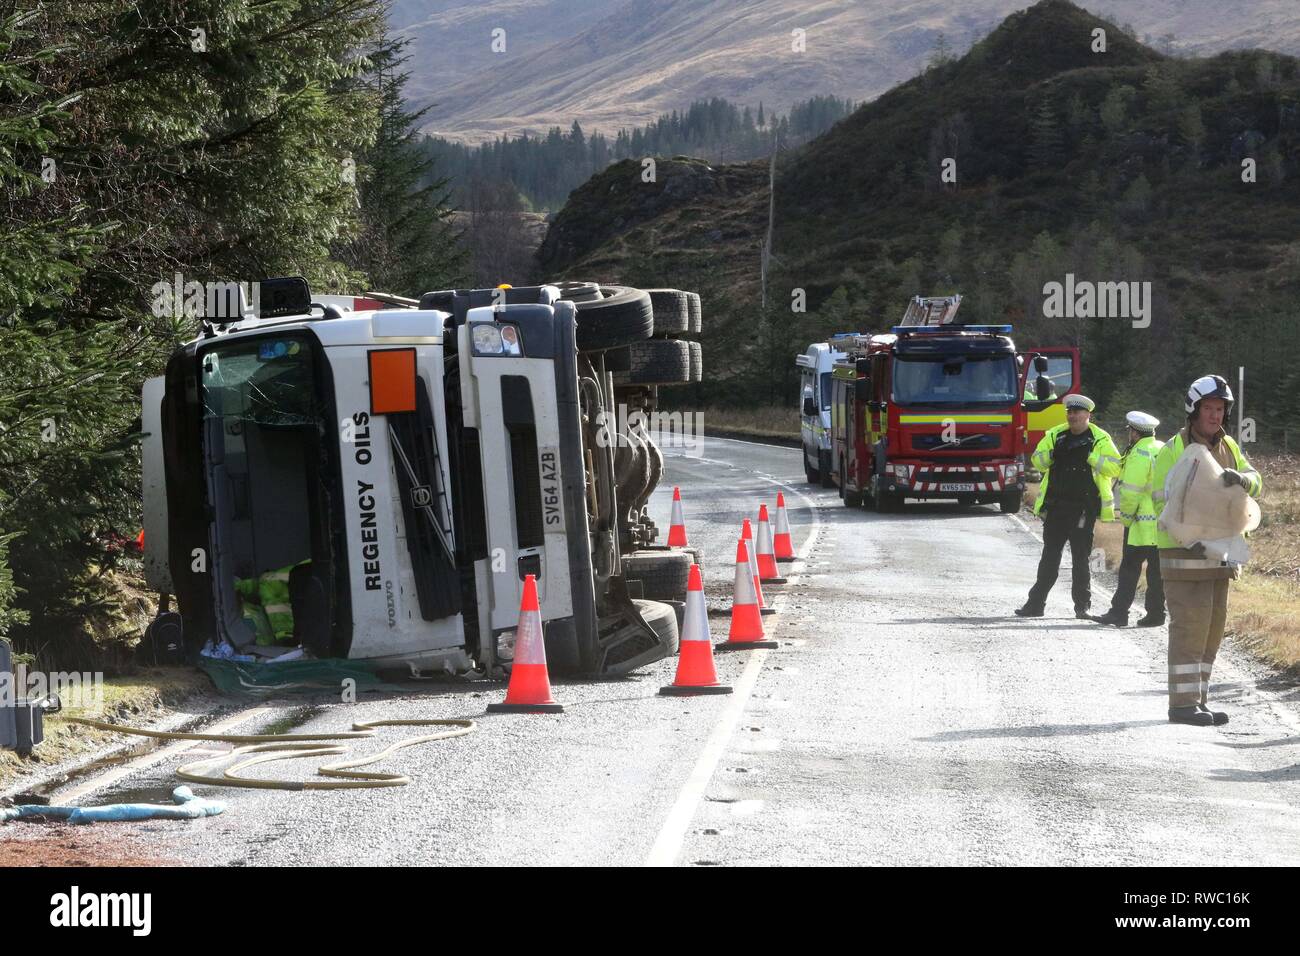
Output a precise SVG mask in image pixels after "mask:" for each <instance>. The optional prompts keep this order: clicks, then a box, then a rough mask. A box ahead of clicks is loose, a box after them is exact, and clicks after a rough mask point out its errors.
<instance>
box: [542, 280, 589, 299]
mask: <svg viewBox="0 0 1300 956" xmlns="http://www.w3.org/2000/svg"><path fill="white" fill-rule="evenodd" d="M550 284H551V285H553V286H555V287H556V288H558V289H559V290H560V298H561V299H568V300H569V301H570V302H595V301H597V300H598V299H600V283H599V282H552V283H550Z"/></svg>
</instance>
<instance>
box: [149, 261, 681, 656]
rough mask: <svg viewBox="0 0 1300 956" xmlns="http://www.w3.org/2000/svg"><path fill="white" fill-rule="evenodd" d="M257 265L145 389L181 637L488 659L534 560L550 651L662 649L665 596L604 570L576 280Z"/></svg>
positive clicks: (273, 648)
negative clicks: (464, 278) (416, 288)
mask: <svg viewBox="0 0 1300 956" xmlns="http://www.w3.org/2000/svg"><path fill="white" fill-rule="evenodd" d="M273 281H274V282H275V283H279V285H278V286H276V291H275V294H274V295H270V296H268V295H267V294H265V293H264V294H263V295H262V296H261V298H262V300H263V301H275V302H276V303H277V304H276V307H275V308H274V309H270V310H264V311H263V312H262V313H261V314H259V315H245V316H243V317H241V318H240V319H239V320H238V321H234V322H226V323H206V322H205V323H204V331H203V334H202V335H200V337H199V338H197V339H195V340H194V341H192V342H189V343H188V344H186V345H184V346H182V347H181V348H179V349H178V350H177V351H176V352H175V353H174V354H173V356H172V358H171V359H170V361H169V363H168V365H167V368H166V372H165V374H164V375H162V376H160V377H158V378H156V379H151V380H150V381H148V382H147V383H146V385H145V389H144V410H143V420H144V431H145V433H146V438H145V444H144V492H145V494H144V497H145V568H146V577H147V579H148V581H149V583H150V585H151V586H152V587H153V588H155V589H156V590H158V591H159V592H160V593H162V594H165V595H175V597H176V599H177V602H178V605H179V608H178V610H179V613H180V615H181V618H182V620H183V622H184V632H185V645H186V648H187V649H189V650H190V651H191V652H192V653H203V652H204V651H206V652H207V653H208V654H214V655H215V656H226V657H231V656H233V657H235V658H236V659H240V660H250V659H251V660H255V661H259V662H267V661H274V660H275V659H276V658H280V657H285V656H286V655H287V656H295V655H296V654H299V653H301V654H305V655H307V656H309V657H314V658H321V659H324V658H342V659H348V660H351V661H360V662H364V663H366V664H367V665H370V666H372V667H374V668H375V669H380V668H409V669H410V670H411V671H412V672H413V673H430V672H445V673H452V674H470V673H480V674H488V673H496V674H500V673H501V672H502V669H503V668H504V667H506V666H508V665H509V662H510V660H511V657H512V652H513V638H514V628H515V625H516V623H517V619H518V609H519V604H520V597H521V592H522V582H523V580H524V578H525V576H526V575H528V574H532V575H534V576H535V577H536V580H537V587H538V596H539V600H540V604H541V613H542V619H543V625H544V632H545V637H546V648H547V656H548V661H549V662H550V665H551V667H552V668H553V669H555V670H557V671H559V672H578V673H624V672H626V671H628V670H631V669H633V668H635V667H638V666H641V665H643V664H646V663H649V662H651V661H654V660H658V659H660V658H662V657H664V656H666V655H667V654H668V653H670V651H671V649H672V648H673V646H674V645H675V640H676V633H675V627H676V622H675V620H671V619H672V617H673V615H672V613H671V612H672V609H671V608H666V611H667V613H666V614H665V613H664V611H665V608H663V607H660V608H656V607H654V606H653V602H645V601H635V600H633V599H632V597H631V596H629V595H628V593H627V591H626V589H625V588H622V587H620V583H621V582H620V581H619V580H618V579H617V578H618V574H617V540H616V539H617V535H615V534H612V533H602V531H601V529H598V528H593V527H592V525H591V523H590V517H591V513H592V509H591V507H590V506H591V505H592V504H593V503H594V494H595V493H594V490H593V489H592V488H591V486H592V485H594V484H596V483H597V482H596V481H595V480H594V479H593V477H592V476H591V475H589V472H588V467H587V462H589V461H592V460H593V456H592V454H591V452H592V451H593V449H591V448H589V447H588V445H589V440H588V438H587V437H586V436H584V432H583V428H584V424H583V422H584V417H583V415H584V410H589V409H588V406H589V405H590V404H591V403H592V402H593V401H596V402H599V401H601V399H600V398H599V395H600V394H601V386H600V383H597V382H594V381H593V382H591V383H590V386H589V387H588V388H587V389H586V390H587V391H588V392H592V391H593V389H594V395H595V396H596V397H593V396H592V395H590V394H589V395H587V396H586V397H584V396H583V395H580V387H581V386H580V380H585V379H587V378H593V379H594V378H595V377H597V376H598V375H599V372H598V371H597V369H603V359H602V358H601V356H600V355H599V354H595V355H590V356H588V355H582V354H580V353H579V352H578V350H577V348H576V345H575V328H576V309H575V305H574V303H573V302H571V301H566V300H563V299H561V298H560V290H559V289H557V288H556V287H554V286H536V287H528V288H521V289H508V288H502V289H479V290H460V291H446V292H438V293H429V294H426V295H425V296H424V297H423V298H422V299H421V300H420V301H419V302H418V303H416V302H415V300H400V301H402V303H403V304H401V305H397V306H395V307H388V306H386V304H385V303H384V302H380V301H376V300H371V301H364V302H356V301H355V300H354V304H357V305H360V306H362V307H361V308H359V309H356V310H350V309H348V308H347V306H346V304H345V303H343V302H340V301H337V300H331V301H321V300H320V299H313V298H312V297H311V294H310V292H309V291H308V289H307V286H306V283H305V282H303V281H302V280H295V279H290V280H273ZM375 306H378V307H377V308H376V307H375ZM593 359H594V363H593ZM595 457H596V458H600V460H601V461H604V460H605V458H604V457H602V456H601V455H600V453H599V452H597V454H596V456H595ZM604 484H605V485H606V486H609V485H612V483H611V482H605V483H604ZM610 539H613V543H612V544H610ZM593 542H594V543H596V544H597V545H598V546H601V547H603V548H606V549H608V548H609V547H612V548H614V549H615V550H614V554H613V555H612V562H613V570H612V571H611V569H610V567H609V563H610V558H609V557H607V558H606V561H605V563H604V564H603V565H601V566H599V567H598V566H597V564H594V563H593V558H592V548H593ZM665 619H669V620H671V624H672V627H671V628H668V627H666V626H665V624H664V621H665Z"/></svg>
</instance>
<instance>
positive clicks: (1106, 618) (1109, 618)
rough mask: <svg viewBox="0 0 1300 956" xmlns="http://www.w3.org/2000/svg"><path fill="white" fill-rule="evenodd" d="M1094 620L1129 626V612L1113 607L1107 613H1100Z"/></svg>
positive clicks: (1111, 624)
mask: <svg viewBox="0 0 1300 956" xmlns="http://www.w3.org/2000/svg"><path fill="white" fill-rule="evenodd" d="M1093 620H1094V621H1096V622H1097V623H1098V624H1109V625H1110V626H1111V627H1128V612H1127V611H1117V610H1115V609H1114V608H1111V609H1110V610H1109V611H1107V612H1106V613H1105V614H1098V615H1097V616H1096V617H1094V618H1093Z"/></svg>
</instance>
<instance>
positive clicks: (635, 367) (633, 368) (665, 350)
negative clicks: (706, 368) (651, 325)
mask: <svg viewBox="0 0 1300 956" xmlns="http://www.w3.org/2000/svg"><path fill="white" fill-rule="evenodd" d="M627 352H628V365H629V368H628V370H627V371H626V372H615V373H614V384H615V385H616V386H617V385H680V384H682V383H683V382H689V381H690V380H691V349H690V343H689V342H681V341H678V340H677V339H650V340H649V341H645V342H633V343H632V344H631V345H629V346H628V348H627Z"/></svg>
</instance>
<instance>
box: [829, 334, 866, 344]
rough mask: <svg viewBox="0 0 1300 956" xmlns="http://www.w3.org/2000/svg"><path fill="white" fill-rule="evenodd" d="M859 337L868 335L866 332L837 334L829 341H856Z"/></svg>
mask: <svg viewBox="0 0 1300 956" xmlns="http://www.w3.org/2000/svg"><path fill="white" fill-rule="evenodd" d="M859 335H866V333H865V332H836V333H835V334H834V335H832V336H831V337H830V339H829V341H832V342H833V341H835V340H836V339H855V338H857V337H858V336H859Z"/></svg>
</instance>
